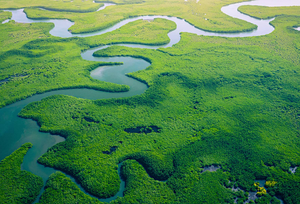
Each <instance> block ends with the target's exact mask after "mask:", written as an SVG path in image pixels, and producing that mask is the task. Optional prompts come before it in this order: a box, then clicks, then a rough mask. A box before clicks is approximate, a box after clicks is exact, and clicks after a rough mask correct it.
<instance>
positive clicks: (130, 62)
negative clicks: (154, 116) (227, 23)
mask: <svg viewBox="0 0 300 204" xmlns="http://www.w3.org/2000/svg"><path fill="white" fill-rule="evenodd" d="M263 2H267V3H270V2H269V1H253V2H243V3H238V4H232V5H229V6H226V7H223V8H222V11H223V12H224V13H226V14H230V15H231V16H232V17H236V15H238V16H239V18H240V19H242V20H246V21H248V22H252V23H254V24H256V25H257V26H258V28H257V30H253V31H249V32H243V33H214V32H208V31H203V30H200V29H198V28H196V27H194V26H193V25H191V24H189V23H188V22H186V21H185V20H183V19H179V18H176V17H168V16H141V17H136V18H130V19H126V20H124V21H122V22H120V23H118V24H116V25H114V26H112V27H110V28H107V29H105V30H102V31H98V32H93V33H86V34H72V33H70V32H69V31H68V29H69V28H70V27H71V26H72V25H73V24H74V23H73V22H71V21H69V20H32V19H28V18H27V17H26V15H25V13H24V12H23V9H19V10H8V11H10V12H12V13H13V17H12V20H15V21H16V22H21V23H35V22H52V23H54V24H55V27H54V29H53V30H51V31H50V34H51V35H53V36H58V37H63V38H65V37H88V36H95V35H101V34H104V33H107V32H111V31H113V30H116V29H118V28H120V27H122V26H123V25H126V24H127V23H129V22H132V21H135V20H139V19H146V20H152V19H155V18H164V19H167V20H171V21H174V22H175V23H176V25H177V28H176V29H175V30H174V31H171V32H170V33H169V34H168V36H169V38H170V43H168V44H166V45H162V46H150V45H141V44H119V45H120V46H128V47H134V48H146V49H158V48H166V47H171V46H173V45H174V44H176V43H178V42H179V41H180V32H190V33H194V34H197V35H204V36H220V37H253V36H260V35H267V34H269V33H271V32H272V31H273V30H274V28H273V27H272V26H271V25H270V24H269V23H270V22H271V21H272V20H273V19H269V20H258V19H254V18H251V17H249V16H246V15H244V14H241V13H239V12H237V8H238V7H239V6H241V5H265V6H269V5H268V4H266V3H265V4H264V3H263ZM275 2H276V1H274V2H273V6H276V5H279V4H275ZM288 2H292V4H290V5H294V3H295V4H296V5H300V2H299V1H298V2H296V1H284V2H282V4H285V5H284V6H288ZM282 4H280V5H282ZM8 21H9V20H6V22H8ZM3 23H4V22H3ZM295 29H296V30H300V27H298V28H295ZM107 47H109V46H104V47H97V48H92V49H89V50H86V51H84V52H83V53H82V54H81V56H82V58H83V59H86V60H91V61H106V62H124V65H117V66H106V67H99V68H98V69H96V70H94V71H92V72H91V76H92V77H93V78H94V79H98V80H102V81H107V82H112V83H119V84H126V85H129V86H130V91H128V92H124V93H108V92H100V91H96V90H90V89H71V90H59V91H51V92H47V93H44V94H39V95H35V96H32V97H30V98H27V99H25V100H22V101H19V102H17V103H14V104H11V105H9V106H6V107H4V108H2V109H0V115H1V116H2V117H1V118H0V124H1V125H0V148H1V149H2V151H1V154H0V158H1V160H2V159H3V158H5V157H6V156H8V155H9V154H11V153H12V152H13V151H14V150H15V149H17V148H18V147H19V146H21V145H22V144H23V143H25V142H31V143H33V148H31V149H30V151H28V153H27V155H26V156H25V158H24V162H23V165H22V169H23V170H27V171H30V172H32V173H34V174H36V175H38V176H41V177H42V178H43V180H44V181H46V180H47V179H48V177H49V175H50V174H51V173H53V172H55V170H54V169H52V168H48V167H44V166H42V165H40V164H38V163H37V162H36V161H37V159H38V158H39V157H40V156H41V155H42V154H44V153H45V152H46V151H47V149H48V148H49V147H51V146H53V145H55V144H57V143H59V142H63V141H64V138H62V137H60V136H58V135H51V134H49V133H42V132H39V131H38V130H39V126H38V125H37V124H36V122H34V121H32V120H25V119H22V118H19V117H17V114H18V113H19V112H20V111H21V109H22V108H23V107H25V106H26V105H27V104H29V103H31V102H33V101H38V100H41V99H42V98H45V97H48V96H51V95H56V94H64V95H70V96H75V97H78V98H85V99H91V100H96V99H109V98H120V97H131V96H135V95H139V94H142V93H144V92H145V91H146V90H147V85H146V84H144V83H141V82H139V81H137V80H135V79H132V78H130V77H127V76H126V75H125V74H126V73H129V72H134V71H138V70H142V69H146V68H147V67H148V66H149V65H150V63H149V62H147V61H145V60H143V59H136V58H132V57H110V58H99V57H94V56H93V53H94V52H95V51H97V50H100V49H105V48H107ZM116 77H118V78H116ZM7 135H10V138H7V137H5V136H7ZM119 165H120V164H119ZM73 180H74V179H73ZM124 186H125V184H124ZM124 186H123V187H121V188H120V191H119V192H118V194H117V195H118V196H119V197H121V196H122V195H123V191H124V189H125V187H124ZM81 189H82V188H81ZM117 195H116V196H117ZM116 196H114V197H112V198H108V199H100V201H104V202H109V201H111V200H114V199H115V197H116Z"/></svg>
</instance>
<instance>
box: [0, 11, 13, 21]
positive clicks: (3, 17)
mask: <svg viewBox="0 0 300 204" xmlns="http://www.w3.org/2000/svg"><path fill="white" fill-rule="evenodd" d="M8 18H11V12H7V11H0V23H1V22H3V21H4V20H6V19H8Z"/></svg>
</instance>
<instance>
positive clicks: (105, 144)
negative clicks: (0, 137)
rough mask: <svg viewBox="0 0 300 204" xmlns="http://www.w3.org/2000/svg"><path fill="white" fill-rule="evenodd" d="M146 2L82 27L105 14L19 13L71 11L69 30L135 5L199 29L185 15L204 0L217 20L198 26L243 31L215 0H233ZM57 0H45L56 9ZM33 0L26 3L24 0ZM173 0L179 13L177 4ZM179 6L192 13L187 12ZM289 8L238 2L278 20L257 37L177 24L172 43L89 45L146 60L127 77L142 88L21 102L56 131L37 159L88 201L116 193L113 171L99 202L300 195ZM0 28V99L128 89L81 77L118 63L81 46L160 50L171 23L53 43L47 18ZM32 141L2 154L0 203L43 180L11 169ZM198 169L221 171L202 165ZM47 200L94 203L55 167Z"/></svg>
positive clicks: (27, 113)
mask: <svg viewBox="0 0 300 204" xmlns="http://www.w3.org/2000/svg"><path fill="white" fill-rule="evenodd" d="M0 2H1V1H0ZM12 2H14V3H15V4H11V5H9V2H8V3H7V5H6V7H8V6H12V8H20V7H22V4H21V2H22V1H21V0H20V1H12ZM16 2H17V3H16ZM88 2H89V1H87V2H86V7H85V6H83V7H82V8H83V10H85V11H87V10H88V9H89V8H90V7H89V6H91V5H92V4H89V3H88ZM156 2H158V3H157V4H158V5H156V6H154V1H150V0H149V1H143V2H141V1H138V0H137V1H135V2H134V3H136V4H130V5H129V4H127V3H128V1H126V0H125V1H116V2H115V3H120V5H116V6H112V7H107V8H106V9H105V11H103V12H104V13H105V15H108V14H109V19H110V20H109V21H106V20H105V18H103V17H102V18H101V19H102V21H99V22H98V23H93V22H95V19H96V18H100V17H97V15H98V14H99V15H102V16H103V12H102V13H101V12H99V13H93V12H90V13H74V12H63V11H62V12H57V11H42V12H41V11H40V10H39V9H37V8H27V9H26V12H27V14H29V15H30V16H32V17H37V16H39V18H41V17H47V18H54V17H57V18H68V19H71V20H74V21H75V26H74V27H73V28H71V30H72V31H73V29H74V31H75V32H82V31H84V32H86V31H90V30H95V29H99V28H103V27H106V26H108V25H111V24H114V23H115V22H116V21H119V20H120V19H124V18H127V17H129V16H131V15H142V14H160V15H173V16H178V17H182V18H185V19H186V20H188V21H189V22H190V23H193V24H195V25H196V26H199V25H200V24H201V22H202V21H199V23H198V22H197V23H196V22H195V21H196V19H199V17H198V15H195V12H201V11H202V9H208V10H209V12H210V13H207V16H210V19H214V22H216V23H215V24H214V25H212V24H211V22H209V23H210V24H205V23H204V24H202V25H201V26H202V28H204V29H209V30H211V31H241V30H248V29H251V28H254V27H255V26H254V25H249V24H248V23H245V22H243V21H240V20H234V19H233V18H230V17H228V16H225V14H222V13H221V12H220V8H221V7H222V6H223V5H225V3H226V4H229V3H234V2H237V1H233V0H231V1H227V2H225V3H224V2H221V1H218V0H215V1H201V2H200V3H201V5H202V6H198V5H199V3H198V2H197V3H198V4H195V2H196V1H195V2H192V1H187V2H185V1H180V2H179V1H176V0H172V1H171V0H170V1H164V2H165V3H162V2H161V1H156ZM131 3H132V2H131ZM171 3H172V4H171ZM41 4H43V1H41ZM61 4H62V3H61V2H60V1H58V2H57V6H58V7H61ZM39 5H40V4H38V2H35V1H32V5H31V6H32V7H36V6H39ZM96 5H97V6H98V7H99V5H98V4H96ZM182 5H183V7H182V8H183V9H182V12H181V13H178V12H179V11H180V10H177V9H176V8H177V7H179V6H182ZM195 5H197V6H195ZM46 6H47V4H46V3H45V7H46ZM165 8H168V9H165ZM191 8H193V9H195V10H193V11H192V14H191V13H189V12H191V10H190V9H191ZM252 8H254V9H252ZM297 8H298V7H296V9H295V7H289V8H268V7H250V6H249V7H242V8H240V10H241V11H242V12H243V13H249V14H250V15H252V16H255V17H257V18H266V17H272V16H277V17H276V19H275V20H274V21H272V25H273V26H274V27H275V30H274V32H272V33H271V34H269V35H266V36H259V37H249V38H224V37H208V36H198V35H195V34H190V33H181V40H180V42H179V43H177V44H175V45H173V46H172V47H169V48H160V49H156V50H155V49H142V48H130V47H124V46H117V45H116V46H111V47H108V48H106V49H102V50H99V51H97V52H95V53H94V56H96V57H97V56H98V57H103V56H105V57H113V56H132V57H135V58H142V59H145V60H146V61H148V62H151V65H150V66H149V67H148V68H147V69H145V70H140V71H137V72H133V73H128V74H127V75H128V76H130V77H132V78H134V79H137V80H139V81H141V82H144V83H146V84H147V85H148V86H149V88H148V90H147V91H146V92H145V93H143V94H141V95H137V96H134V97H128V98H111V99H102V100H88V99H80V98H76V97H72V96H66V95H53V96H50V97H47V98H44V99H42V100H41V101H37V102H33V103H30V104H29V105H27V106H26V107H25V108H24V109H22V111H21V112H20V113H19V116H20V117H22V118H30V119H33V120H36V121H37V122H38V124H39V126H40V131H43V132H50V133H51V134H58V135H60V136H63V137H65V138H66V140H65V141H64V142H61V143H58V144H56V145H55V146H53V147H51V148H49V149H48V151H47V152H46V153H45V154H44V155H43V156H41V157H40V158H39V160H38V162H39V163H40V164H43V165H45V166H47V167H52V168H55V169H58V170H61V171H62V172H64V173H67V174H69V175H71V176H72V177H74V178H75V179H76V181H77V182H79V183H80V185H81V186H82V187H83V188H84V189H85V190H86V191H87V192H88V193H90V194H91V195H94V196H96V197H98V198H109V197H111V196H113V195H115V194H116V193H117V192H118V191H119V188H120V182H121V180H120V176H121V178H123V179H124V180H125V182H126V187H125V191H124V193H123V197H120V198H117V199H115V200H113V201H111V203H234V202H235V201H236V202H237V203H244V202H245V201H247V200H248V196H249V192H250V193H251V192H256V191H258V194H257V195H258V196H259V197H258V199H256V200H255V203H262V204H264V203H272V204H274V203H278V202H279V200H278V199H277V197H280V198H282V200H283V201H284V203H288V204H293V203H300V200H299V199H300V196H299V193H300V191H299V189H300V171H299V169H296V172H295V173H293V174H292V173H290V172H289V168H290V167H291V166H292V167H295V166H299V165H300V140H299V128H300V124H299V115H300V113H299V100H300V95H299V77H300V76H299V74H300V70H299V67H300V61H299V59H300V52H299V50H300V33H299V31H296V30H294V29H293V27H295V26H299V25H300V15H299V13H297V12H296V10H297ZM71 9H72V8H71V7H70V11H72V10H71ZM126 9H127V10H126ZM197 9H199V10H197ZM73 11H74V10H73ZM188 11H189V12H188ZM257 11H259V12H257ZM193 12H194V13H193ZM1 14H3V13H0V15H1ZM38 14H39V15H38ZM197 14H198V13H197ZM92 16H94V17H92ZM223 17H224V18H223ZM221 18H223V19H222V20H221ZM84 19H86V20H87V21H86V22H85V23H83V21H84ZM104 21H105V23H103V22H104ZM90 23H91V24H90ZM91 25H92V26H91ZM0 26H1V27H0V28H1V33H0V43H1V46H2V47H3V49H2V50H1V51H0V59H1V62H0V81H1V82H0V98H1V100H0V102H1V104H0V107H4V106H6V105H8V104H11V103H14V102H15V101H18V100H21V99H24V98H26V97H29V96H31V95H33V94H37V93H42V92H46V91H50V90H55V89H64V88H78V87H79V88H83V87H85V88H90V89H96V90H105V91H110V92H121V91H127V90H128V89H129V87H128V86H126V85H118V84H113V83H108V82H103V81H98V80H95V79H92V78H91V77H90V71H91V70H94V69H95V68H97V67H99V66H101V65H111V64H118V63H107V62H92V61H86V60H83V59H82V58H81V56H80V52H81V51H83V50H87V49H89V48H91V47H95V46H98V45H107V44H116V43H143V44H150V45H151V44H152V45H161V44H164V43H166V42H168V41H169V40H168V37H167V33H168V32H169V31H171V30H174V29H175V24H174V23H173V22H170V21H167V20H165V19H155V20H154V21H153V22H152V21H150V22H149V21H145V20H139V21H135V22H132V23H129V24H127V25H125V26H123V27H122V28H120V29H118V30H115V31H113V32H111V33H107V34H103V35H101V36H93V37H88V38H78V37H73V38H68V39H63V38H58V37H52V36H50V35H49V33H48V32H49V30H50V29H51V28H52V27H53V24H47V23H36V24H35V23H32V24H18V23H15V22H9V23H6V24H3V25H0ZM76 26H77V27H76ZM85 26H90V27H92V28H90V27H85ZM225 28H226V29H225ZM30 147H31V145H30V144H24V145H23V146H22V147H21V148H20V149H18V150H16V152H14V153H13V154H11V155H10V156H9V157H7V158H6V159H4V160H3V161H2V162H1V163H0V170H1V169H2V170H1V171H2V172H3V173H1V176H2V178H0V182H1V183H2V184H3V185H2V188H3V190H1V193H2V195H1V197H0V199H1V201H3V202H7V203H11V202H10V201H9V202H8V201H7V199H8V198H9V199H11V200H13V199H19V198H21V199H22V200H21V201H19V200H16V201H14V202H16V203H20V202H22V203H27V202H28V203H30V202H32V201H33V200H34V199H35V197H36V196H37V195H38V192H39V190H40V188H41V187H42V181H41V179H40V178H38V177H37V176H34V175H33V174H31V173H29V172H25V171H21V170H20V165H21V163H22V160H23V157H24V155H25V154H26V152H27V151H28V149H29V148H30ZM121 162H122V164H121V170H120V172H118V165H119V164H120V163H121ZM210 165H214V166H220V167H221V168H219V169H217V170H216V171H214V172H210V171H203V169H204V168H205V167H206V166H210ZM4 176H5V178H4ZM256 179H264V180H266V184H265V186H264V187H260V186H258V184H255V180H256ZM7 181H9V182H7ZM16 183H18V184H19V185H16ZM13 188H17V190H15V189H13ZM235 189H236V190H235ZM15 191H18V192H20V193H18V196H19V197H18V198H15V197H16V195H17V194H11V193H12V192H15ZM6 193H10V194H9V195H8V194H6ZM29 193H31V194H29ZM20 195H22V196H20ZM54 202H57V203H76V202H77V203H102V202H101V201H99V200H98V199H96V198H94V197H91V196H90V195H87V194H85V193H84V192H83V191H81V189H80V188H79V187H78V186H77V185H76V184H75V183H74V182H72V181H71V180H70V179H69V178H67V177H66V176H65V175H64V174H63V173H61V172H57V173H54V174H52V175H51V176H50V177H49V179H48V181H47V184H46V186H45V191H44V193H43V194H42V196H41V198H40V199H39V203H54ZM251 202H252V203H253V202H254V201H250V203H251Z"/></svg>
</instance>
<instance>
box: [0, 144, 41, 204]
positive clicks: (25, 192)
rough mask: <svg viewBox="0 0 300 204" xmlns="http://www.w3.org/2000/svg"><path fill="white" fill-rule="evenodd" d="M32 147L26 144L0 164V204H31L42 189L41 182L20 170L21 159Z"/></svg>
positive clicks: (38, 178) (36, 177) (39, 179)
mask: <svg viewBox="0 0 300 204" xmlns="http://www.w3.org/2000/svg"><path fill="white" fill-rule="evenodd" d="M31 147H32V144H30V143H26V144H24V145H22V146H21V147H20V148H19V149H17V150H16V151H15V152H13V153H12V154H11V155H10V156H8V157H6V158H5V159H3V160H2V161H1V162H0V184H1V185H0V189H1V190H0V200H1V203H16V204H18V203H32V202H33V201H34V200H35V199H36V197H37V196H38V195H39V193H40V190H41V188H42V187H43V180H42V179H41V178H40V177H38V176H36V175H34V174H32V173H30V172H28V171H23V170H21V164H22V162H23V157H24V156H25V154H26V153H27V151H28V150H29V149H30V148H31Z"/></svg>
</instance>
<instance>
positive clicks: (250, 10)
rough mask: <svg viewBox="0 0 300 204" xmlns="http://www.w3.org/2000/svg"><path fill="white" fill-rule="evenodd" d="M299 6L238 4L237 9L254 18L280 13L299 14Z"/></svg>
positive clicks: (268, 16)
mask: <svg viewBox="0 0 300 204" xmlns="http://www.w3.org/2000/svg"><path fill="white" fill-rule="evenodd" d="M299 9H300V7H299V6H290V7H266V6H240V7H239V9H238V10H239V11H240V12H242V13H245V14H247V15H249V16H252V17H255V18H261V19H266V18H272V17H275V16H280V15H299Z"/></svg>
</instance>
